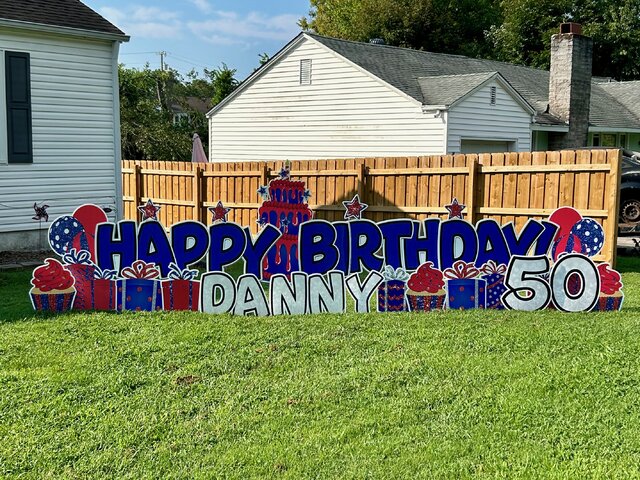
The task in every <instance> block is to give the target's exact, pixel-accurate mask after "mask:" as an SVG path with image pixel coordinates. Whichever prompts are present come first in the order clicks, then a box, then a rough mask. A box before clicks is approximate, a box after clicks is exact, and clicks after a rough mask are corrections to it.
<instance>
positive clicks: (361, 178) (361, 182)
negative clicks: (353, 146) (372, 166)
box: [357, 159, 367, 202]
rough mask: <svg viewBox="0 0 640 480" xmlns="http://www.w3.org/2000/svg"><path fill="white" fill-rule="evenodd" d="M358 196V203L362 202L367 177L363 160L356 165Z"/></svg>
mask: <svg viewBox="0 0 640 480" xmlns="http://www.w3.org/2000/svg"><path fill="white" fill-rule="evenodd" d="M357 170H358V179H357V182H358V196H359V197H360V201H361V202H364V201H365V198H364V193H365V188H364V187H365V181H366V176H367V166H366V165H365V162H364V159H363V160H360V164H359V165H358V169H357Z"/></svg>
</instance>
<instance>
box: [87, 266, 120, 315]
mask: <svg viewBox="0 0 640 480" xmlns="http://www.w3.org/2000/svg"><path fill="white" fill-rule="evenodd" d="M116 276H117V272H116V271H115V270H102V269H100V268H99V267H96V269H95V271H94V274H93V287H92V295H91V309H92V310H115V309H116Z"/></svg>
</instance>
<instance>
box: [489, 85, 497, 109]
mask: <svg viewBox="0 0 640 480" xmlns="http://www.w3.org/2000/svg"><path fill="white" fill-rule="evenodd" d="M490 95H491V105H495V104H496V87H491V88H490Z"/></svg>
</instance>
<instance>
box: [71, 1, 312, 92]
mask: <svg viewBox="0 0 640 480" xmlns="http://www.w3.org/2000/svg"><path fill="white" fill-rule="evenodd" d="M83 2H84V3H85V4H86V5H88V6H89V7H91V8H92V9H94V10H95V11H97V12H98V13H100V14H101V15H102V16H103V17H105V18H106V19H107V20H109V21H110V22H111V23H113V24H114V25H116V26H117V27H119V28H120V29H121V30H123V31H124V32H125V33H126V34H127V35H129V36H130V37H131V40H130V41H129V43H125V44H123V45H122V46H121V48H120V63H124V64H125V65H127V66H128V67H135V68H143V67H144V64H145V63H146V62H148V63H149V65H150V66H151V67H152V68H159V66H160V56H159V55H158V52H161V51H165V52H167V56H166V63H167V64H168V65H169V66H170V67H171V68H174V69H176V70H178V71H179V72H181V73H183V74H184V73H186V72H188V71H190V70H191V69H192V68H195V69H196V70H199V71H202V69H203V67H207V68H209V69H211V68H213V67H218V66H220V65H221V64H222V63H225V64H226V65H227V66H228V67H229V68H235V69H237V74H236V78H238V79H239V80H243V79H244V78H245V77H247V76H248V75H249V74H250V73H251V72H252V71H253V70H254V69H255V68H256V67H257V66H258V65H259V55H260V54H261V53H267V54H269V55H273V54H274V53H276V52H277V51H278V50H280V49H281V48H282V47H283V46H284V45H285V44H286V43H287V42H288V41H289V40H291V39H292V38H293V37H294V36H295V35H297V34H298V33H299V32H300V27H298V25H297V22H298V20H299V19H300V18H301V17H303V16H305V15H307V13H308V11H309V0H273V1H269V0H267V1H259V0H235V1H234V0H174V1H170V0H83Z"/></svg>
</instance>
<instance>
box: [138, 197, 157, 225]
mask: <svg viewBox="0 0 640 480" xmlns="http://www.w3.org/2000/svg"><path fill="white" fill-rule="evenodd" d="M161 208H162V207H159V206H157V205H154V203H153V201H152V200H151V199H149V200H147V203H145V204H144V205H140V206H138V210H139V211H140V213H142V221H143V222H144V221H145V220H156V221H157V220H158V212H159V211H160V209H161Z"/></svg>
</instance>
